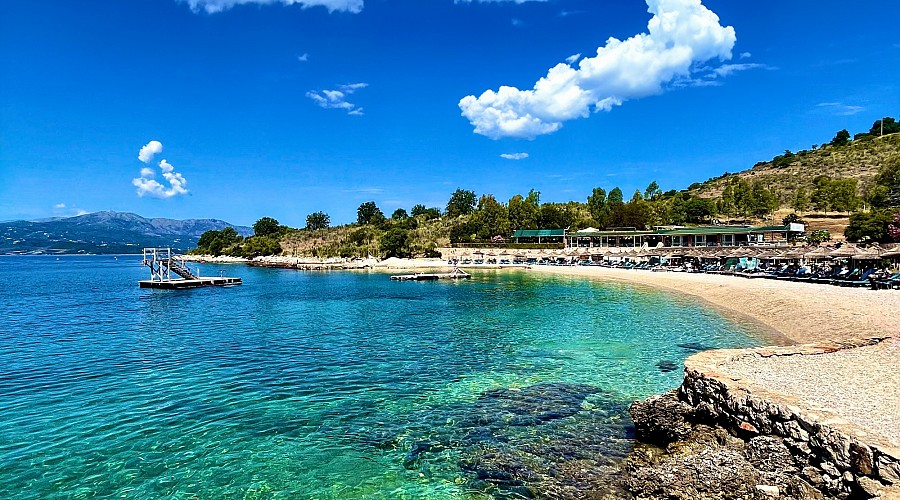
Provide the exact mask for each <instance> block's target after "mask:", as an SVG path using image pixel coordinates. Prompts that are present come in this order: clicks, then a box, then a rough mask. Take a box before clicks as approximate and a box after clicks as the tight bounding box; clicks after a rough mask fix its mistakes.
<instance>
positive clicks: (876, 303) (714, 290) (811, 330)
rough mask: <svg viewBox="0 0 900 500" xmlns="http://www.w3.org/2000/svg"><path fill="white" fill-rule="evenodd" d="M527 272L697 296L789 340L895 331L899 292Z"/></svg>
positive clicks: (706, 277) (608, 272) (561, 270)
mask: <svg viewBox="0 0 900 500" xmlns="http://www.w3.org/2000/svg"><path fill="white" fill-rule="evenodd" d="M531 271H534V272H539V273H543V274H549V275H559V276H579V277H585V278H589V279H599V280H606V281H612V282H619V283H629V284H637V285H643V286H648V287H653V288H657V289H663V290H668V291H673V292H677V293H681V294H685V295H688V296H691V297H693V298H695V299H700V300H702V301H703V302H705V303H706V304H708V305H711V306H712V307H714V308H716V309H718V310H719V311H725V312H726V313H729V314H736V315H738V316H742V317H746V318H749V319H751V320H753V321H754V322H756V323H758V324H760V325H763V326H765V327H766V328H767V329H770V330H772V331H774V332H777V333H778V334H779V335H780V336H782V337H784V339H785V340H787V341H788V343H790V344H809V343H816V342H838V341H846V340H851V339H858V338H868V337H874V336H879V335H882V336H884V335H888V336H890V335H896V334H897V333H900V332H898V329H900V326H898V323H897V319H896V314H897V311H900V294H897V293H893V292H891V291H887V292H878V291H873V290H869V289H857V288H844V287H836V286H832V285H823V284H814V283H796V282H790V281H775V280H765V279H748V278H741V277H735V276H726V275H715V274H700V273H676V272H665V273H660V272H651V271H641V270H628V269H616V268H606V267H577V266H570V267H563V266H559V267H557V266H535V267H534V268H532V269H531Z"/></svg>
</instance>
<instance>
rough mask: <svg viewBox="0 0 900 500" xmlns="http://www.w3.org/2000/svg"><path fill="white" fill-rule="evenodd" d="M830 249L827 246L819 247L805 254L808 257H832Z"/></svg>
mask: <svg viewBox="0 0 900 500" xmlns="http://www.w3.org/2000/svg"><path fill="white" fill-rule="evenodd" d="M829 253H830V252H829V250H828V249H827V248H825V247H818V248H814V249H813V250H810V251H809V252H806V253H804V254H803V257H805V258H807V259H828V258H831V256H830V255H829Z"/></svg>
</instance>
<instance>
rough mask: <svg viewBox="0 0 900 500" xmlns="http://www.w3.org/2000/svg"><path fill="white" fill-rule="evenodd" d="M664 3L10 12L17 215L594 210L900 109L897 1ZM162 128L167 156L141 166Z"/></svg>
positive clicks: (245, 4) (61, 5)
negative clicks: (534, 197) (478, 201)
mask: <svg viewBox="0 0 900 500" xmlns="http://www.w3.org/2000/svg"><path fill="white" fill-rule="evenodd" d="M234 3H242V4H241V5H230V4H234ZM314 4H316V5H314ZM650 7H651V8H653V9H655V11H654V14H651V13H649V12H648V3H645V2H644V1H642V0H628V1H625V0H615V1H612V0H608V1H601V0H547V1H538V0H534V1H521V0H519V1H515V0H511V1H503V0H495V1H478V0H473V1H470V2H466V1H460V0H457V1H455V2H454V0H294V1H288V0H241V1H237V0H189V1H179V0H129V1H101V0H83V1H79V2H72V1H68V0H45V1H41V2H34V1H26V0H10V1H4V2H2V3H0V72H2V73H0V220H10V219H20V218H26V219H32V218H39V217H49V216H61V215H70V214H75V213H79V212H82V211H91V212H93V211H98V210H117V211H131V212H136V213H139V214H142V215H145V216H158V217H175V218H194V217H196V218H206V217H212V218H221V219H225V220H228V221H230V222H234V223H239V224H250V223H252V222H253V221H255V220H256V219H258V218H259V217H262V216H272V217H275V218H277V219H279V220H280V221H281V222H282V223H285V224H289V225H292V226H297V227H302V226H303V225H304V224H305V218H306V215H307V214H309V213H311V212H314V211H318V210H323V211H325V212H327V213H329V214H330V215H331V217H332V222H334V223H345V222H351V221H352V220H353V219H355V213H356V208H357V206H358V205H359V204H360V203H362V202H364V201H368V200H374V201H376V203H378V205H379V206H380V207H381V208H382V209H383V210H384V211H385V212H386V213H388V214H389V213H390V212H392V211H393V210H394V209H395V208H398V207H403V208H406V209H409V208H410V207H411V206H412V205H413V204H415V203H424V204H426V205H429V206H443V205H444V204H446V200H447V198H448V197H449V195H450V193H451V192H452V191H453V190H455V189H456V188H457V187H463V188H466V189H472V190H474V191H476V192H477V193H478V194H482V193H492V194H494V195H495V196H497V198H498V199H501V200H507V199H509V198H510V197H511V196H512V195H514V194H516V193H527V191H528V190H529V189H532V188H534V189H537V190H539V191H540V192H541V193H542V200H543V201H567V200H570V199H576V200H582V201H583V200H584V199H585V198H586V197H587V195H588V194H589V193H590V191H591V189H592V188H593V187H595V186H602V187H604V188H606V189H607V190H609V189H610V188H612V187H615V186H620V187H621V188H622V189H623V190H624V191H625V192H626V193H630V192H632V191H633V190H634V189H636V188H640V189H643V188H644V187H646V185H647V184H648V183H650V181H652V180H657V181H658V182H659V184H660V185H661V186H662V188H663V189H681V188H685V187H686V186H687V185H689V184H690V183H692V182H695V181H700V180H705V179H706V178H709V177H711V176H716V175H719V174H721V173H722V172H724V171H732V172H733V171H737V170H742V169H745V168H749V167H750V166H751V165H752V164H753V163H755V162H756V161H759V160H763V159H769V158H771V157H772V156H773V155H775V154H779V153H781V152H782V151H784V150H785V149H791V150H798V149H804V148H808V147H810V145H812V144H818V143H822V142H826V141H827V140H829V139H830V138H831V137H832V136H833V135H834V133H835V132H836V131H837V130H839V129H841V128H847V129H849V130H850V131H851V132H858V131H862V130H866V129H868V127H869V126H870V125H871V124H872V122H873V121H875V120H876V119H877V118H880V117H881V116H885V115H890V116H895V117H897V116H900V30H898V29H897V26H898V24H900V2H895V1H874V0H873V1H866V2H857V3H854V4H849V3H847V2H837V1H831V0H824V1H823V0H816V1H810V0H797V1H791V2H783V1H774V0H704V1H703V3H702V5H700V4H699V3H698V2H697V0H650ZM716 16H717V17H718V19H716ZM652 19H655V20H658V21H663V20H667V22H668V24H666V22H660V23H658V24H659V26H657V27H656V28H654V29H651V28H650V27H648V23H651V24H653V23H654V22H655V21H651V20H652ZM669 21H671V22H669ZM610 37H615V38H616V39H618V40H621V41H623V42H622V43H621V44H619V45H621V47H612V46H610V44H609V43H608V42H607V40H608V39H609V38H610ZM631 37H637V38H634V39H632V40H629V39H630V38H631ZM612 45H616V43H613V44H612ZM598 48H602V49H603V50H602V51H601V52H603V54H602V55H598ZM577 54H582V55H581V56H580V57H578V58H573V59H570V62H569V63H567V62H566V59H567V58H569V57H570V56H575V55H577ZM729 55H730V57H729ZM561 64H562V66H560V65H561ZM551 68H553V71H552V72H551ZM548 72H550V73H552V74H551V75H550V76H548ZM544 77H546V78H545V79H544V82H543V83H541V84H538V88H537V89H535V85H536V82H538V80H540V79H542V78H544ZM504 86H505V87H509V88H510V89H512V90H510V89H507V91H501V90H500V88H501V87H504ZM486 91H491V92H489V93H488V94H484V93H485V92H486ZM467 96H471V98H467ZM461 101H462V102H461ZM464 113H465V116H463V114H464ZM151 141H158V142H159V143H160V145H161V149H162V151H161V152H159V153H157V154H150V153H152V152H153V151H155V150H154V149H153V147H151V148H149V149H148V150H147V154H146V155H144V158H145V159H147V162H142V161H141V160H139V158H138V153H139V151H140V150H141V148H142V147H144V146H145V145H147V144H149V143H150V142H151ZM504 155H505V156H506V157H508V158H519V159H508V158H505V157H503V156H504ZM526 155H527V157H526ZM163 160H165V163H161V162H162V161H163ZM142 169H146V170H145V171H143V173H142Z"/></svg>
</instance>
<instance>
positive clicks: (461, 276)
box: [391, 268, 472, 281]
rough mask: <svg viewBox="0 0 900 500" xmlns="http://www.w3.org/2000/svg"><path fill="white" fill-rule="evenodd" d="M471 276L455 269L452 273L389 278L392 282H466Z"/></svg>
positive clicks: (400, 275) (402, 275)
mask: <svg viewBox="0 0 900 500" xmlns="http://www.w3.org/2000/svg"><path fill="white" fill-rule="evenodd" d="M471 277H472V275H471V274H469V273H467V272H465V271H463V270H462V269H459V268H455V269H453V271H452V272H449V273H443V274H435V273H431V274H427V273H416V274H399V275H396V276H391V279H392V280H394V281H437V280H467V279H469V278H471Z"/></svg>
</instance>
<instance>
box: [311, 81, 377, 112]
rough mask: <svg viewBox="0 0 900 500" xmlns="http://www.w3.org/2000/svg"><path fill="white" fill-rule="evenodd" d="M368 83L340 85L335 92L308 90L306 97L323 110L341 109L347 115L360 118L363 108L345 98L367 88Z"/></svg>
mask: <svg viewBox="0 0 900 500" xmlns="http://www.w3.org/2000/svg"><path fill="white" fill-rule="evenodd" d="M368 86H369V84H368V83H351V84H349V85H340V86H338V88H337V90H321V91H314V90H310V91H309V92H307V93H306V97H309V98H310V99H312V101H313V102H314V103H316V104H318V105H319V106H320V107H322V108H325V109H343V110H345V111H347V114H348V115H353V116H362V115H363V114H364V113H363V108H361V107H359V106H357V105H356V104H353V103H351V102H350V101H348V100H347V96H350V95H353V94H354V93H356V91H357V90H359V89H364V88H366V87H368Z"/></svg>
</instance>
